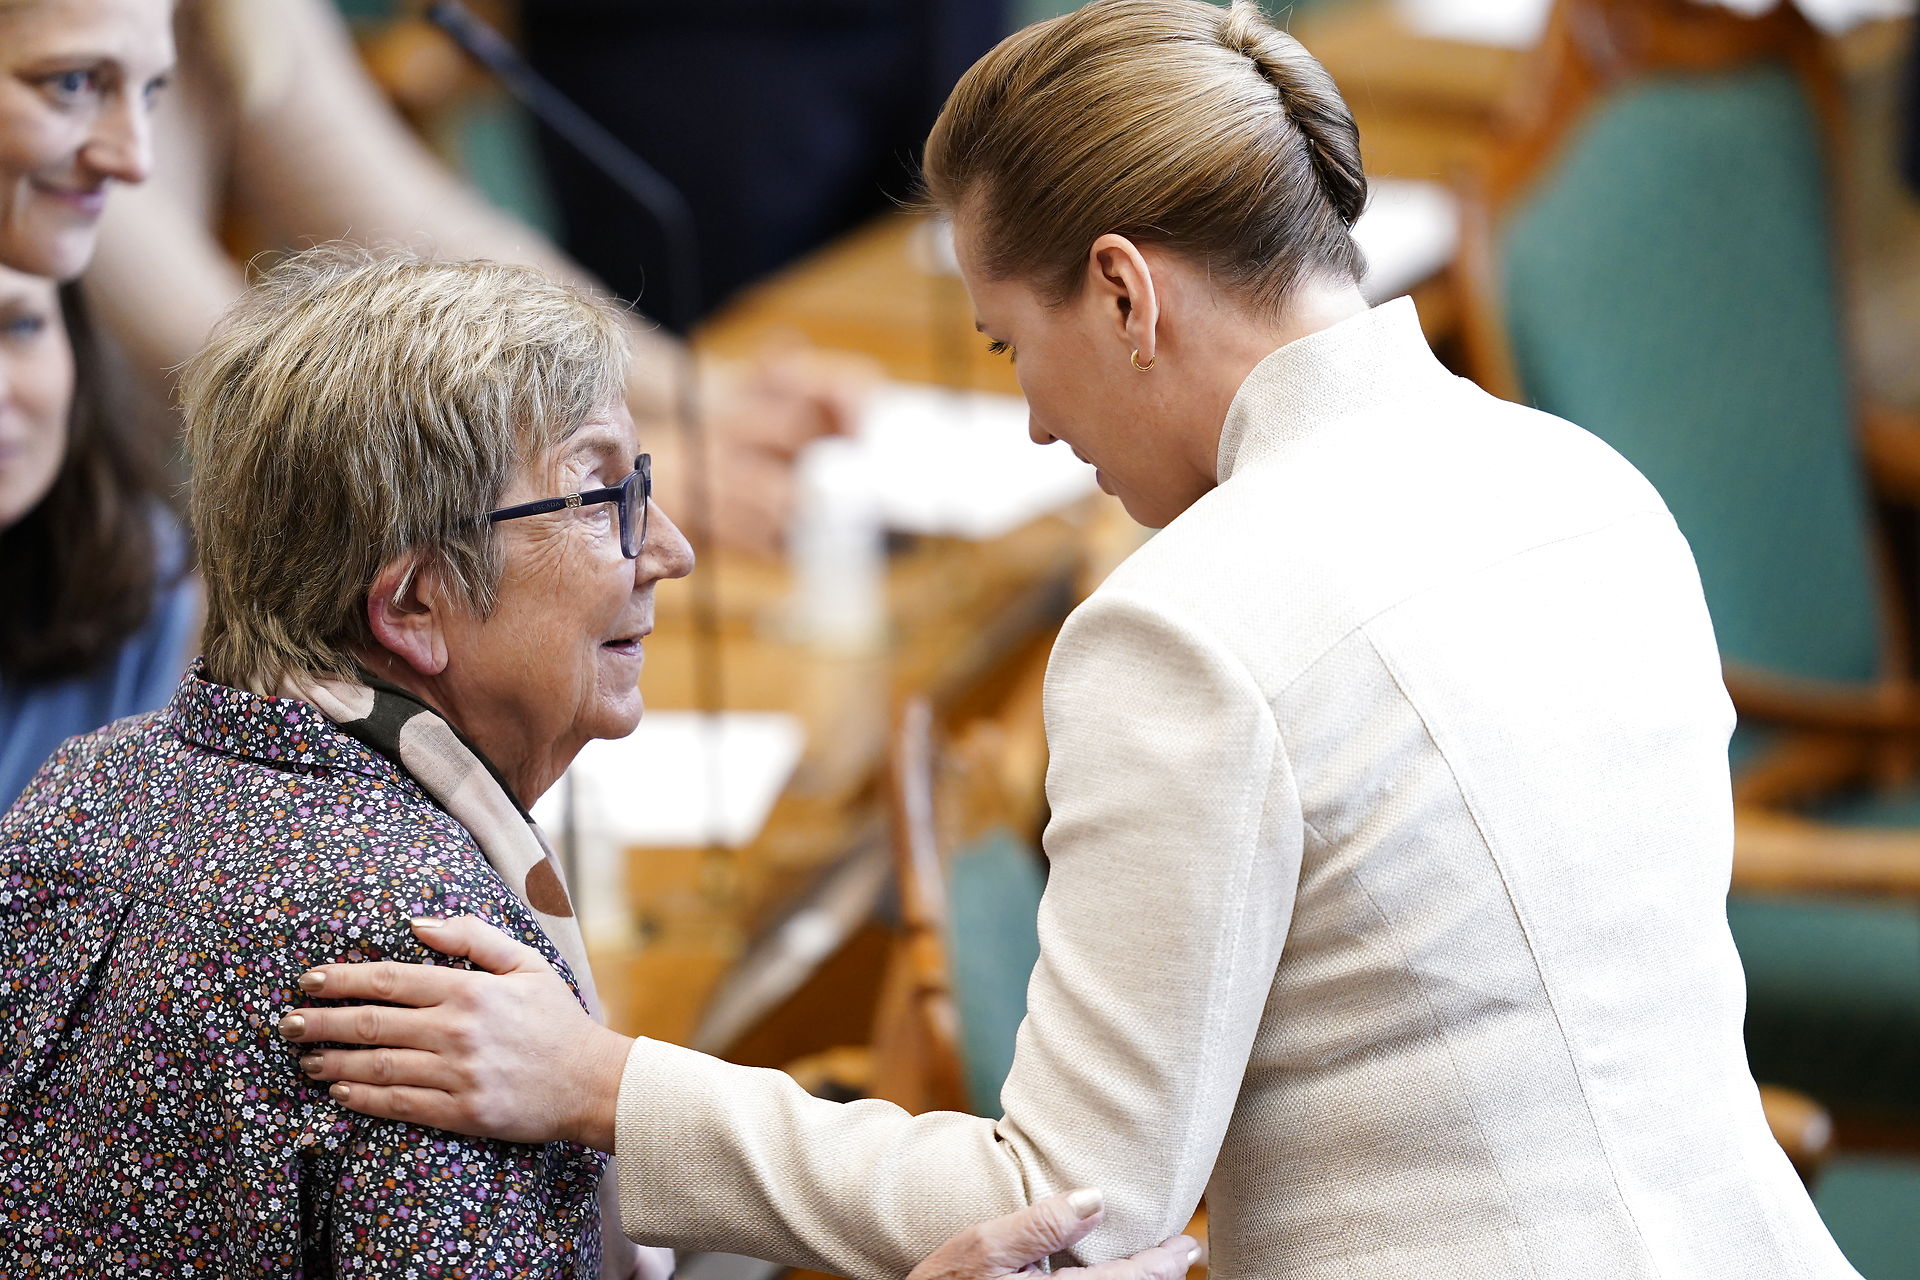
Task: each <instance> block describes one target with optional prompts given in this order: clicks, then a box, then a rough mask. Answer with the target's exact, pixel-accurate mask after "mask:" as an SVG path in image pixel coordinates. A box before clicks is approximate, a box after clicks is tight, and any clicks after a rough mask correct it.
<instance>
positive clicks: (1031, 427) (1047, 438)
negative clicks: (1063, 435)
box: [1027, 413, 1059, 444]
mask: <svg viewBox="0 0 1920 1280" xmlns="http://www.w3.org/2000/svg"><path fill="white" fill-rule="evenodd" d="M1027 438H1028V439H1030V440H1032V441H1033V442H1034V443H1035V444H1052V443H1053V442H1054V441H1055V440H1056V439H1058V438H1059V437H1057V436H1055V435H1054V434H1053V433H1052V432H1050V431H1048V430H1047V429H1046V428H1045V427H1043V426H1041V425H1040V420H1039V419H1038V418H1035V417H1034V416H1033V415H1032V414H1031V413H1029V414H1028V415H1027Z"/></svg>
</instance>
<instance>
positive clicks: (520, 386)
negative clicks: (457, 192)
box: [181, 244, 628, 687]
mask: <svg viewBox="0 0 1920 1280" xmlns="http://www.w3.org/2000/svg"><path fill="white" fill-rule="evenodd" d="M623 319H624V317H623V315H622V313H621V312H620V311H618V310H616V309H615V308H614V307H613V306H611V305H610V304H608V303H607V302H605V301H603V300H601V299H599V298H596V297H593V296H591V295H589V294H588V293H586V292H584V291H582V290H580V289H577V288H574V287H572V286H569V285H565V284H561V283H558V282H557V281H554V280H551V279H549V278H548V277H546V276H544V275H542V274H540V273H539V272H538V271H534V270H532V269H531V268H527V267H518V266H510V265H507V264H504V263H498V262H451V261H433V260H431V259H428V258H425V257H422V256H420V255H417V254H413V253H408V252H403V251H397V250H391V249H382V250H369V249H365V248H360V247H356V246H352V245H340V244H335V245H323V246H321V247H319V248H316V249H310V250H307V251H306V252H304V253H298V254H294V255H292V256H290V257H287V258H285V259H282V260H281V261H280V262H278V263H277V264H275V265H274V266H273V267H272V268H271V269H269V270H268V271H267V272H266V273H265V274H264V275H262V276H261V277H260V279H259V281H258V282H257V283H256V284H255V285H254V287H253V288H252V289H251V290H249V291H248V292H247V294H246V295H245V296H244V297H242V298H241V299H240V301H238V302H237V303H235V304H234V306H233V307H232V309H230V310H229V311H228V312H227V314H226V316H225V317H224V318H223V319H222V320H221V322H220V324H219V325H218V326H217V327H216V328H215V330H214V333H213V337H212V338H211V340H210V341H209V342H208V343H207V346H206V348H205V349H204V350H202V351H201V352H200V353H199V354H198V355H196V356H194V357H193V359H192V360H190V361H188V362H187V364H186V366H185V367H184V369H183V370H182V378H181V398H182V403H183V407H184V409H185V412H186V422H187V455H188V460H189V463H190V465H191V467H192V477H193V484H192V491H191V496H190V499H189V502H188V512H189V516H190V519H191V522H192V525H193V532H194V537H195V539H196V540H197V542H198V545H199V549H200V560H201V574H202V576H203V578H204V579H205V582H206V594H207V618H206V627H205V632H204V637H205V653H206V656H207V664H208V668H209V671H210V673H211V674H212V675H213V676H214V678H216V679H220V680H223V681H227V682H231V683H236V684H261V683H264V684H265V685H267V686H268V687H270V686H271V685H272V684H274V683H276V682H277V681H278V680H279V679H280V677H282V676H284V675H287V674H289V673H294V672H298V673H303V674H308V675H320V676H332V677H335V678H344V679H353V678H356V677H357V675H358V673H359V664H358V663H357V662H356V660H355V658H354V652H355V650H356V649H358V648H361V647H363V646H366V645H369V644H371V642H372V639H373V636H372V632H371V629H370V628H369V626H368V623H367V614H366V600H367V591H368V588H369V587H370V586H371V584H372V582H373V579H374V577H375V575H376V574H377V573H378V572H379V571H380V569H381V567H382V566H384V565H386V564H388V563H390V562H392V561H394V560H396V559H399V558H401V557H405V556H412V557H414V558H415V568H431V569H432V570H434V571H435V572H436V573H438V574H439V576H440V577H441V579H442V581H443V582H444V583H445V584H446V585H447V586H448V587H449V588H451V590H452V591H453V593H454V595H455V597H456V598H457V599H458V600H459V601H460V602H461V603H463V604H465V605H466V606H468V607H470V608H472V609H473V610H474V611H475V612H477V613H480V614H482V615H484V614H485V613H486V612H487V611H488V610H490V609H491V608H492V607H493V603H494V592H495V589H496V587H497V586H498V583H499V576H500V569H501V556H500V552H499V547H498V545H497V542H496V541H495V539H494V537H493V534H492V530H491V528H490V527H489V526H488V525H487V524H486V522H485V521H484V520H482V519H481V516H482V515H483V514H484V513H485V512H486V511H487V510H489V509H490V508H492V507H495V506H497V505H499V502H498V500H499V498H500V495H501V494H502V493H503V492H504V491H505V489H506V487H507V485H508V483H509V482H510V481H511V480H512V478H513V476H514V475H515V474H516V472H517V471H518V470H519V469H520V468H522V467H524V466H526V465H528V464H529V463H531V462H532V461H533V460H534V459H536V458H538V457H539V456H540V455H541V454H543V453H544V452H545V451H547V450H548V449H550V448H552V447H553V446H554V445H556V444H558V443H559V442H560V441H562V440H564V439H566V438H567V437H568V436H569V435H571V434H572V433H573V432H574V431H576V430H578V429H579V427H580V425H581V423H582V422H584V421H585V420H586V418H587V417H588V416H589V415H591V414H593V413H594V412H596V411H599V410H604V409H606V408H608V407H609V406H611V405H613V404H616V403H618V401H619V399H620V396H621V390H622V387H623V386H624V383H625V378H626V367H627V359H628V347H627V338H626V333H625V329H624V324H623Z"/></svg>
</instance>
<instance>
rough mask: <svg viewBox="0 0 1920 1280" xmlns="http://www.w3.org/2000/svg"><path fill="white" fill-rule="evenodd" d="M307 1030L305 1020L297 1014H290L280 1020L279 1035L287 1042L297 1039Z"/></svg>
mask: <svg viewBox="0 0 1920 1280" xmlns="http://www.w3.org/2000/svg"><path fill="white" fill-rule="evenodd" d="M306 1029H307V1020H306V1019H305V1018H303V1017H301V1016H300V1015H299V1014H297V1013H290V1014H288V1015H287V1016H286V1017H284V1018H282V1019H280V1034H281V1035H282V1036H284V1037H285V1038H286V1039H288V1040H295V1039H298V1038H299V1036H300V1034H301V1033H302V1032H304V1031H305V1030H306Z"/></svg>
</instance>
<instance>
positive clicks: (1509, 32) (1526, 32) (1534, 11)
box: [1396, 0, 1914, 49]
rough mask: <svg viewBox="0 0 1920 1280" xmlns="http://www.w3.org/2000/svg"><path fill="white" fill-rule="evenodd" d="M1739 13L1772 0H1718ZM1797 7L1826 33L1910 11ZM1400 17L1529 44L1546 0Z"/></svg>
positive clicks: (1857, 0) (1505, 44)
mask: <svg viewBox="0 0 1920 1280" xmlns="http://www.w3.org/2000/svg"><path fill="white" fill-rule="evenodd" d="M1704 2H1707V0H1703V3H1704ZM1718 2H1720V3H1724V4H1725V5H1726V7H1727V8H1729V9H1733V10H1735V11H1737V12H1740V13H1747V14H1757V13H1765V12H1766V11H1767V10H1769V9H1771V8H1772V7H1773V6H1774V4H1775V3H1776V0H1718ZM1795 2H1796V3H1797V4H1798V5H1799V6H1800V12H1801V13H1803V14H1805V15H1806V16H1807V20H1808V21H1809V22H1811V23H1812V24H1813V25H1814V26H1816V27H1818V28H1820V29H1821V30H1822V31H1825V32H1826V33H1827V34H1828V35H1838V34H1840V33H1841V32H1844V31H1847V30H1850V29H1851V28H1853V27H1857V26H1859V25H1860V24H1861V23H1863V22H1869V21H1872V20H1874V19H1877V18H1895V17H1901V16H1903V15H1905V14H1910V13H1912V12H1913V11H1914V0H1795ZM1396 3H1397V4H1398V6H1399V11H1400V17H1401V20H1402V21H1404V22H1405V23H1406V24H1407V29H1408V30H1410V31H1412V32H1414V33H1415V34H1416V35H1423V36H1427V37H1429V38H1431V39H1435V40H1456V41H1459V42H1460V43H1462V44H1482V45H1493V46H1496V47H1499V48H1505V49H1530V48H1532V47H1533V46H1534V45H1536V44H1538V43H1539V42H1540V37H1541V35H1542V34H1544V33H1545V31H1546V29H1547V14H1548V12H1549V11H1550V10H1551V9H1552V7H1553V3H1552V0H1396Z"/></svg>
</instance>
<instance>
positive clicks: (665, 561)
mask: <svg viewBox="0 0 1920 1280" xmlns="http://www.w3.org/2000/svg"><path fill="white" fill-rule="evenodd" d="M693 559H694V557H693V545H692V544H691V543H689V542H688V541H687V537H686V535H685V534H683V533H681V532H680V526H679V525H677V524H675V523H674V522H673V521H672V520H671V519H670V518H668V516H667V513H666V512H664V511H662V510H661V509H660V504H659V503H655V504H654V506H653V514H652V515H650V516H648V517H647V544H646V545H645V546H643V547H641V548H640V555H639V558H638V559H636V560H635V561H634V562H633V573H634V580H635V581H636V582H637V583H640V584H645V583H649V582H658V581H659V580H660V579H662V578H684V577H686V576H687V575H688V574H690V573H692V572H693Z"/></svg>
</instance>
